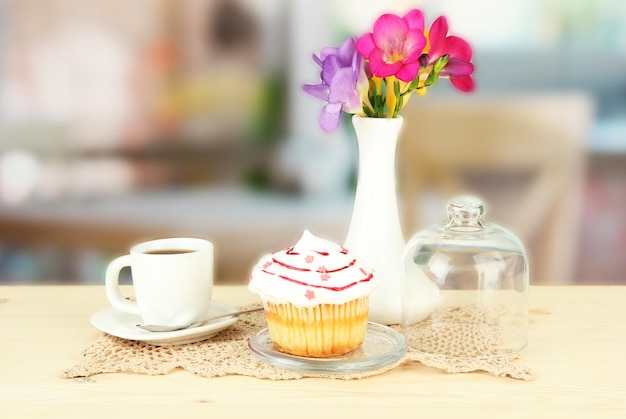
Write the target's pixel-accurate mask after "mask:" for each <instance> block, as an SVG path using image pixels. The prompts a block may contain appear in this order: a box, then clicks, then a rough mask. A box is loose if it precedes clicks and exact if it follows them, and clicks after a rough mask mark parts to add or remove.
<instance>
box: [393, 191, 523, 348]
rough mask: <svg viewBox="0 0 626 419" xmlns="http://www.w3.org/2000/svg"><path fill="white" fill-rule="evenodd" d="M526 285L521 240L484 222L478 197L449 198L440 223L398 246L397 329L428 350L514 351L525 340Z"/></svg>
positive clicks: (411, 342) (413, 343)
mask: <svg viewBox="0 0 626 419" xmlns="http://www.w3.org/2000/svg"><path fill="white" fill-rule="evenodd" d="M528 284H529V267H528V258H527V256H526V251H525V250H524V246H523V244H522V243H521V241H520V240H519V239H518V238H517V237H516V236H515V235H514V234H513V233H511V232H510V231H508V230H506V229H504V228H502V227H500V226H498V225H496V224H493V223H489V222H487V221H485V206H484V204H483V203H482V201H481V200H480V199H479V198H476V197H471V196H464V197H458V198H455V199H453V200H451V201H450V202H449V203H448V206H447V220H446V222H444V223H441V224H436V225H433V226H430V227H428V228H426V229H424V230H422V231H419V232H417V233H416V234H415V235H414V236H413V237H412V238H411V239H410V240H409V242H408V244H407V245H406V248H405V252H404V284H403V288H404V290H403V309H402V325H401V326H402V331H403V333H404V334H405V337H406V338H407V341H408V343H409V346H411V347H412V348H413V349H415V350H418V351H422V352H426V353H430V354H438V355H444V356H450V357H459V358H484V357H494V356H509V355H513V354H516V353H518V352H519V351H521V350H522V349H523V348H524V347H525V346H526V345H527V341H528V338H527V329H528ZM424 290H427V292H424ZM424 295H427V296H428V298H427V299H425V297H424ZM425 307H427V308H428V310H427V311H428V314H429V315H428V317H425V316H424V315H423V313H424V308H425Z"/></svg>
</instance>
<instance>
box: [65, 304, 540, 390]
mask: <svg viewBox="0 0 626 419" xmlns="http://www.w3.org/2000/svg"><path fill="white" fill-rule="evenodd" d="M253 307H255V306H254V305H252V306H246V307H242V309H246V308H253ZM426 322H427V321H426ZM427 326H428V324H427V323H425V322H422V323H420V330H421V332H419V333H421V339H423V340H424V339H425V340H427V341H429V342H430V344H431V345H434V346H433V348H436V347H437V345H451V344H452V345H456V346H460V347H463V348H467V347H472V348H481V347H484V346H485V342H490V341H493V340H494V339H496V340H497V339H498V337H497V336H495V337H494V336H484V335H481V334H472V333H470V334H469V335H466V334H464V336H462V337H459V336H457V335H455V336H450V335H449V334H448V333H443V334H430V335H429V334H428V330H429V328H428V327H427ZM265 327H266V322H265V314H264V313H263V312H262V311H261V312H254V313H248V314H243V315H241V316H240V319H239V321H237V323H235V324H234V325H232V326H231V327H229V328H227V329H225V330H223V331H221V332H220V333H218V334H217V335H216V336H214V337H213V338H211V339H209V340H206V341H202V342H196V343H190V344H186V345H176V346H154V345H150V344H146V343H142V342H137V341H132V340H126V339H121V338H117V337H114V336H111V335H108V334H104V335H103V336H102V337H100V338H98V339H96V340H95V341H94V342H92V343H91V344H90V345H89V346H87V347H86V348H85V349H84V350H83V352H82V360H81V361H80V362H79V363H78V364H76V365H75V366H73V367H71V368H70V369H68V370H66V371H64V372H63V377H65V378H77V377H88V376H91V375H95V374H101V373H113V372H134V373H140V374H149V375H161V374H167V373H169V372H171V371H173V370H175V369H184V370H187V371H189V372H192V373H194V374H197V375H200V376H203V377H220V376H224V375H245V376H251V377H257V378H265V379H271V380H290V379H299V378H305V377H326V378H334V379H344V380H351V379H360V378H365V377H369V376H372V375H378V374H382V373H384V372H386V371H388V370H390V369H392V368H395V367H396V366H398V365H400V364H403V363H406V362H410V361H416V362H419V363H422V364H424V365H427V366H431V367H435V368H438V369H441V370H443V371H446V372H448V373H461V372H473V371H486V372H489V373H491V374H495V375H498V376H508V377H512V378H516V379H522V380H530V379H531V378H532V374H531V372H530V370H529V369H528V368H524V367H520V366H517V365H514V364H512V363H511V361H512V360H513V356H511V357H497V358H486V359H484V358H476V359H474V358H457V357H454V358H452V357H449V356H445V355H431V354H428V353H425V352H418V351H415V350H413V349H411V348H409V350H408V351H407V353H406V355H405V357H404V359H401V360H400V361H398V362H397V363H395V364H392V365H389V366H387V367H385V368H381V369H378V370H374V371H367V372H361V373H352V374H344V375H336V374H328V375H325V374H313V373H301V372H297V371H291V370H286V369H281V368H278V367H274V366H272V365H269V364H266V363H264V362H261V361H259V360H257V359H256V358H254V357H253V356H252V354H251V353H250V351H249V349H248V338H249V336H250V335H251V334H253V333H256V332H258V331H259V330H261V329H263V328H265ZM430 330H432V328H431V329H430ZM424 331H426V332H424ZM449 332H450V331H449ZM437 333H439V331H438V332H437ZM410 336H411V335H410V334H409V337H410ZM467 338H469V339H471V340H472V342H473V343H472V344H470V345H468V340H467ZM485 339H487V341H486V340H485ZM409 340H410V339H409ZM450 342H457V343H450ZM487 346H489V344H487Z"/></svg>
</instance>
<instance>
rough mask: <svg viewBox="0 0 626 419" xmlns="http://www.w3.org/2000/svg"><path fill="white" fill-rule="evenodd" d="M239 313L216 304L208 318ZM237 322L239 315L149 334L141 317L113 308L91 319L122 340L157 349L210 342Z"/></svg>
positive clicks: (214, 303)
mask: <svg viewBox="0 0 626 419" xmlns="http://www.w3.org/2000/svg"><path fill="white" fill-rule="evenodd" d="M236 311H237V309H236V308H235V307H231V306H229V305H227V304H223V303H220V302H217V301H212V302H211V306H210V307H209V310H208V312H207V313H206V316H207V317H209V316H217V315H219V314H227V313H234V312H236ZM237 319H238V317H237V316H233V317H225V318H221V319H216V320H213V321H211V322H209V323H206V324H203V325H202V326H198V327H192V328H189V329H183V330H175V331H173V332H148V331H147V330H143V329H140V328H138V327H137V324H138V323H141V317H139V315H137V314H131V313H126V312H124V311H120V310H118V309H116V308H114V307H109V308H105V309H104V310H101V311H98V312H97V313H95V314H94V315H93V316H91V324H92V325H94V326H95V327H96V328H97V329H100V330H102V331H103V332H106V333H108V334H110V335H113V336H117V337H118V338H123V339H130V340H137V341H141V342H145V343H149V344H151V345H157V346H168V345H183V344H185V343H193V342H199V341H201V340H206V339H209V338H211V337H213V336H215V335H216V334H217V333H218V332H220V331H221V330H224V329H226V328H227V327H228V326H230V325H231V324H233V323H235V322H236V321H237Z"/></svg>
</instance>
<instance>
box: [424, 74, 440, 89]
mask: <svg viewBox="0 0 626 419" xmlns="http://www.w3.org/2000/svg"><path fill="white" fill-rule="evenodd" d="M437 79H439V72H438V71H434V70H433V71H431V72H430V74H429V75H428V78H427V79H426V82H425V83H424V85H425V86H426V87H430V86H432V85H433V84H435V82H436V81H437Z"/></svg>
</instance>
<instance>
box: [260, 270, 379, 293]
mask: <svg viewBox="0 0 626 419" xmlns="http://www.w3.org/2000/svg"><path fill="white" fill-rule="evenodd" d="M262 271H263V272H265V273H266V274H268V275H276V274H275V273H273V272H268V271H266V270H264V269H263V270H262ZM276 276H278V277H279V278H280V279H284V280H285V281H289V282H293V283H294V284H298V285H304V286H306V287H313V288H323V289H325V290H329V291H343V290H347V289H348V288H351V287H353V286H355V285H357V284H360V283H361V282H369V281H371V279H372V278H373V277H374V274H368V275H367V276H366V277H365V278H363V279H359V280H358V281H354V282H351V283H349V284H348V285H344V286H343V287H328V286H325V285H315V284H307V283H306V282H302V281H298V280H297V279H293V278H289V277H288V276H284V275H276Z"/></svg>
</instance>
